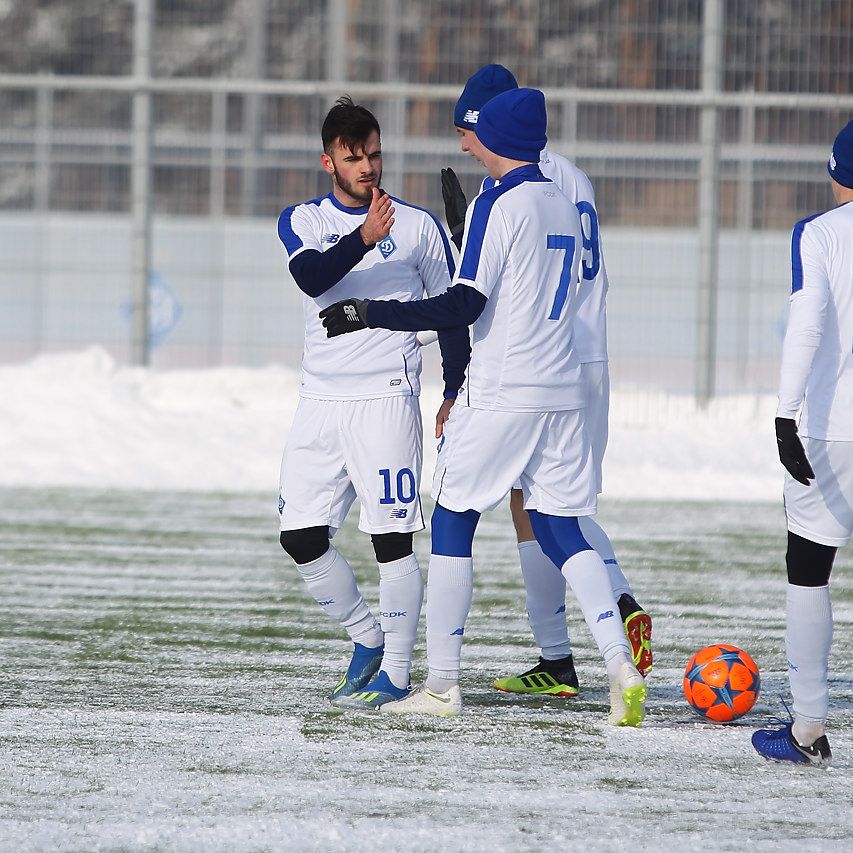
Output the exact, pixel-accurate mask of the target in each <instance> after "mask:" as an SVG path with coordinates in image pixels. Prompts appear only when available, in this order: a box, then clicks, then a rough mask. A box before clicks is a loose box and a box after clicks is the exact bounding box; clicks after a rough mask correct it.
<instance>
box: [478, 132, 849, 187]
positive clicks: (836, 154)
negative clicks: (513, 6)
mask: <svg viewBox="0 0 853 853" xmlns="http://www.w3.org/2000/svg"><path fill="white" fill-rule="evenodd" d="M477 136H479V133H478V134H477ZM827 168H828V169H829V174H830V176H831V177H832V178H833V179H834V180H836V181H838V183H839V184H841V186H843V187H848V188H850V189H853V121H848V122H847V127H845V128H843V129H842V130H841V132H840V133H839V134H838V136H836V137H835V142H834V144H833V146H832V153H831V154H830V155H829V164H828V166H827Z"/></svg>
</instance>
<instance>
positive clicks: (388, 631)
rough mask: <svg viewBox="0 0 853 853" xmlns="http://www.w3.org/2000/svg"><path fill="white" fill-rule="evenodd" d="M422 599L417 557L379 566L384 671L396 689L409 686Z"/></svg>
mask: <svg viewBox="0 0 853 853" xmlns="http://www.w3.org/2000/svg"><path fill="white" fill-rule="evenodd" d="M423 600H424V581H423V578H422V577H421V569H420V566H419V565H418V559H417V557H415V555H414V554H409V555H408V556H407V557H403V558H402V559H400V560H394V561H392V562H390V563H379V622H380V624H381V625H382V630H383V631H384V632H385V654H384V656H383V658H382V671H383V672H385V673H387V674H388V677H389V678H390V679H391V681H392V682H393V684H394V686H395V687H408V686H409V673H410V672H411V669H412V653H413V651H414V648H415V638H416V637H417V635H418V619H419V618H420V615H421V604H422V603H423Z"/></svg>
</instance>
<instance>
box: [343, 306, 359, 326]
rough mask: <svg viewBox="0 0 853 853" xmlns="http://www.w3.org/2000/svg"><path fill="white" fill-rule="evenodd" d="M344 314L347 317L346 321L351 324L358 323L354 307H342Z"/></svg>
mask: <svg viewBox="0 0 853 853" xmlns="http://www.w3.org/2000/svg"><path fill="white" fill-rule="evenodd" d="M344 314H346V315H347V320H351V321H352V322H353V323H357V322H358V311H356V310H355V305H344Z"/></svg>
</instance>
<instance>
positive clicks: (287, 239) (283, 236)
mask: <svg viewBox="0 0 853 853" xmlns="http://www.w3.org/2000/svg"><path fill="white" fill-rule="evenodd" d="M324 198H325V196H324ZM321 201H323V198H312V199H311V200H310V201H306V202H305V204H314V205H317V206H318V207H319V205H320V202H321ZM297 207H301V205H298V204H292V205H291V206H290V207H286V208H285V209H284V210H282V212H281V214H280V215H279V217H278V238H279V240H281V242H282V243H284V248H285V249H286V250H287V254H288V255H292V254H293V253H294V252H296V251H298V250H299V249H301V248H302V247H303V246H304V245H305V244H304V243H303V242H302V238H301V237H300V236H299V235H298V234H297V233H296V232H295V231H294V230H293V227H292V226H291V224H290V220H291V219H293V214H294V212H295V211H296V208H297Z"/></svg>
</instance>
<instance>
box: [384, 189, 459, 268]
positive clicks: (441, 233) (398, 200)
mask: <svg viewBox="0 0 853 853" xmlns="http://www.w3.org/2000/svg"><path fill="white" fill-rule="evenodd" d="M391 201H393V202H394V203H395V204H402V205H405V206H406V207H411V208H412V209H413V210H419V211H420V212H421V213H425V214H426V215H427V216H428V217H429V218H430V219H431V220H432V221H433V222H434V223H435V227H436V228H437V229H438V233H439V236H440V237H441V244H442V245H443V246H444V257H445V259H446V260H447V270H448V272H449V273H450V279H451V281H452V280H453V276H454V275H456V263H455V262H454V260H453V253H452V252H451V251H450V243H449V242H448V240H447V235H446V234H445V233H444V229H443V228H442V227H441V223H440V222H439V221H438V219H436V217H435V216H433V215H432V213H430V211H428V210H427V209H426V208H425V207H418V206H417V205H416V204H411V203H410V202H408V201H403V199H401V198H396V197H395V196H391Z"/></svg>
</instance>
